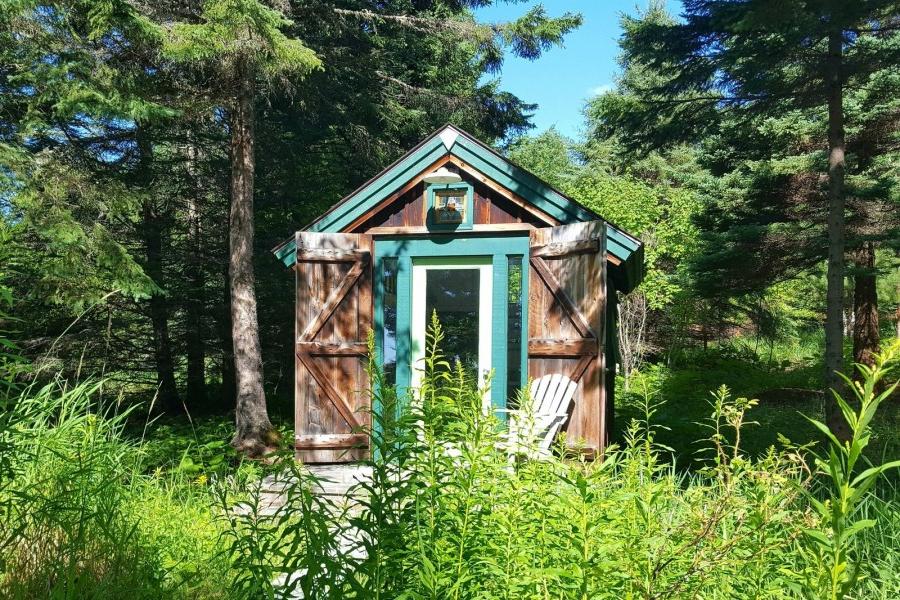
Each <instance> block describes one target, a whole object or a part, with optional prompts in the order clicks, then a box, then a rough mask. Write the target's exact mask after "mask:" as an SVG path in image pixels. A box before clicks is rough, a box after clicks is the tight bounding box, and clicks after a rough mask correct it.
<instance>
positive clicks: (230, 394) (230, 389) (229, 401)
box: [219, 264, 237, 407]
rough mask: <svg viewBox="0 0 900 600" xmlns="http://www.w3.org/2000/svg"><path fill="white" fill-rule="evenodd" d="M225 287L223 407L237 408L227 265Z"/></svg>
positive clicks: (222, 332)
mask: <svg viewBox="0 0 900 600" xmlns="http://www.w3.org/2000/svg"><path fill="white" fill-rule="evenodd" d="M223 281H224V282H225V285H224V286H222V293H223V294H222V295H223V298H222V310H221V312H220V314H219V325H220V339H221V340H222V347H221V353H222V372H221V375H222V394H221V398H220V399H221V402H222V406H228V407H231V406H235V405H236V404H237V402H236V401H237V395H236V394H235V389H236V388H237V383H235V376H234V344H233V343H232V341H231V285H230V284H229V282H228V265H227V264H226V265H225V273H224V277H223Z"/></svg>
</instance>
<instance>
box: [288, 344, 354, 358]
mask: <svg viewBox="0 0 900 600" xmlns="http://www.w3.org/2000/svg"><path fill="white" fill-rule="evenodd" d="M297 349H298V351H299V352H305V353H306V354H309V355H311V356H366V355H367V354H368V348H367V346H366V343H365V342H304V341H300V342H297Z"/></svg>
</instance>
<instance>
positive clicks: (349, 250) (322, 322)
mask: <svg viewBox="0 0 900 600" xmlns="http://www.w3.org/2000/svg"><path fill="white" fill-rule="evenodd" d="M296 278H297V299H296V312H297V334H296V340H297V348H296V352H297V360H296V382H295V398H296V400H295V407H294V410H295V443H296V449H297V458H299V459H300V460H302V461H303V462H309V463H317V462H318V463H324V462H349V461H353V460H358V459H361V458H364V457H365V456H366V455H367V453H368V448H367V438H366V435H365V433H364V431H363V430H364V429H365V428H367V427H368V426H369V415H368V396H367V394H366V387H367V385H368V381H367V378H366V372H365V361H366V360H367V357H366V354H367V350H366V336H367V335H368V333H369V330H370V329H371V328H372V237H371V236H369V235H364V234H343V233H308V232H298V233H297V262H296Z"/></svg>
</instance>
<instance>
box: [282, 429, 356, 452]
mask: <svg viewBox="0 0 900 600" xmlns="http://www.w3.org/2000/svg"><path fill="white" fill-rule="evenodd" d="M368 444H369V436H368V435H367V434H365V433H345V434H320V435H298V436H296V437H295V438H294V447H295V448H298V449H301V450H307V449H309V450H312V449H335V448H361V447H365V446H368Z"/></svg>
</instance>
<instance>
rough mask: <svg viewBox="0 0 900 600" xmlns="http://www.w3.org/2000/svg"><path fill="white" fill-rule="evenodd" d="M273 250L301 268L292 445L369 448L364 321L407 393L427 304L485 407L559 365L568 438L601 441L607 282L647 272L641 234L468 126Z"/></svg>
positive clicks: (322, 454) (313, 450)
mask: <svg viewBox="0 0 900 600" xmlns="http://www.w3.org/2000/svg"><path fill="white" fill-rule="evenodd" d="M274 253H275V256H276V257H278V259H279V260H281V261H282V262H283V263H284V264H285V265H286V266H288V267H291V268H292V269H293V270H294V273H295V278H296V337H295V339H296V373H295V402H296V406H295V420H296V423H295V444H296V449H297V456H298V458H299V459H301V460H303V461H304V462H309V463H316V462H345V461H353V460H358V459H360V458H362V457H364V456H366V455H367V452H368V448H367V447H366V436H365V435H364V434H363V433H361V431H362V429H363V428H365V427H367V426H368V425H369V423H368V419H369V411H368V410H367V409H368V407H367V406H366V403H367V395H366V394H365V393H364V391H363V390H365V389H366V385H367V381H366V375H365V369H364V367H365V360H366V359H367V348H366V338H367V335H368V333H369V331H370V330H373V329H374V334H375V341H376V352H377V354H378V362H379V364H381V365H383V366H384V370H385V373H386V375H387V377H388V379H389V381H391V382H393V383H395V384H396V385H397V387H398V390H399V391H400V393H403V391H404V390H405V389H407V388H409V387H410V386H415V385H416V380H417V376H418V372H417V369H416V364H417V361H418V360H419V359H421V357H422V356H423V354H424V336H425V327H426V323H427V322H428V318H429V315H430V314H432V312H433V311H436V312H437V314H438V316H439V318H440V320H441V322H442V324H443V325H444V328H445V330H446V333H447V339H446V340H445V342H444V351H445V353H446V354H448V355H449V356H451V357H455V358H456V359H458V360H460V361H461V362H463V363H464V364H466V365H467V366H468V367H470V368H472V369H473V370H474V371H475V372H476V373H478V374H479V375H478V376H483V375H485V374H487V373H488V372H493V378H492V380H491V387H490V391H489V393H488V395H487V397H486V398H485V404H486V406H488V407H490V406H492V407H494V408H505V407H506V406H507V403H508V402H509V401H510V400H511V399H512V398H514V396H515V392H516V390H518V389H519V388H521V387H522V386H524V385H526V384H527V381H528V379H529V378H538V377H540V376H542V375H546V374H555V373H560V374H563V375H566V376H568V377H569V378H570V379H572V380H573V381H575V382H576V383H577V384H578V390H577V392H576V394H575V401H574V403H573V408H572V412H571V414H570V416H569V419H568V420H567V422H566V425H565V427H564V430H565V431H566V433H567V439H568V440H571V442H572V443H573V444H579V445H580V446H582V447H584V448H586V449H588V450H590V451H593V452H594V453H596V454H600V453H602V452H603V449H604V447H605V445H606V439H607V435H608V431H609V429H610V427H611V422H612V418H611V417H612V407H613V392H614V382H615V361H616V332H615V329H616V292H617V291H618V292H622V293H628V292H629V291H631V290H632V289H634V287H635V286H637V285H638V284H639V283H640V281H641V279H642V277H643V273H644V264H643V254H644V252H643V246H642V244H641V242H640V241H639V240H638V239H636V238H635V237H634V236H632V235H629V234H628V233H626V232H624V231H622V230H621V229H618V228H617V227H615V226H614V225H612V224H610V223H608V222H606V221H604V220H603V218H602V217H600V216H599V215H597V214H595V213H594V212H592V211H590V210H589V209H587V208H586V207H584V206H582V205H580V204H579V203H577V202H575V201H574V200H572V199H571V198H569V197H567V196H565V195H564V194H562V193H560V192H558V191H557V190H555V189H553V188H552V187H551V186H549V185H548V184H546V183H545V182H543V181H541V180H540V179H539V178H538V177H535V176H534V175H532V174H531V173H529V172H527V171H525V170H524V169H522V168H520V167H518V166H516V165H515V164H513V163H512V162H510V161H509V160H508V159H506V158H504V157H503V156H501V155H500V154H498V153H497V152H495V151H494V150H492V149H491V148H489V147H488V146H486V145H485V144H482V143H481V142H479V141H478V140H477V139H475V138H474V137H473V136H471V135H469V134H467V133H466V132H464V131H462V130H461V129H459V128H458V127H455V126H453V125H447V126H445V127H442V128H441V129H439V130H438V131H436V132H434V133H433V134H432V135H430V136H428V137H427V138H426V139H425V140H423V141H422V142H421V143H419V144H418V145H417V146H416V147H415V148H413V149H412V150H410V151H409V152H407V153H406V154H405V155H404V156H402V157H401V158H400V159H399V160H397V161H396V162H395V163H393V164H392V165H390V166H389V167H388V168H386V169H385V170H384V171H382V172H381V173H379V174H378V175H376V176H375V177H373V178H372V179H370V180H369V181H367V182H366V183H364V184H363V185H362V186H360V187H359V188H358V189H357V190H355V191H354V192H352V193H351V194H350V195H348V196H347V197H345V198H344V199H343V200H341V201H340V202H338V203H337V204H335V205H334V206H332V207H331V208H330V209H329V210H328V211H327V212H326V213H325V214H323V215H321V216H320V217H319V218H317V219H316V220H315V221H313V222H312V223H310V224H309V225H307V226H306V227H304V228H303V229H301V230H300V231H298V232H296V234H295V235H294V236H293V237H292V238H291V239H289V240H287V241H285V242H284V243H282V244H281V245H279V246H278V247H277V248H275V250H274ZM376 409H377V407H376Z"/></svg>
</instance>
